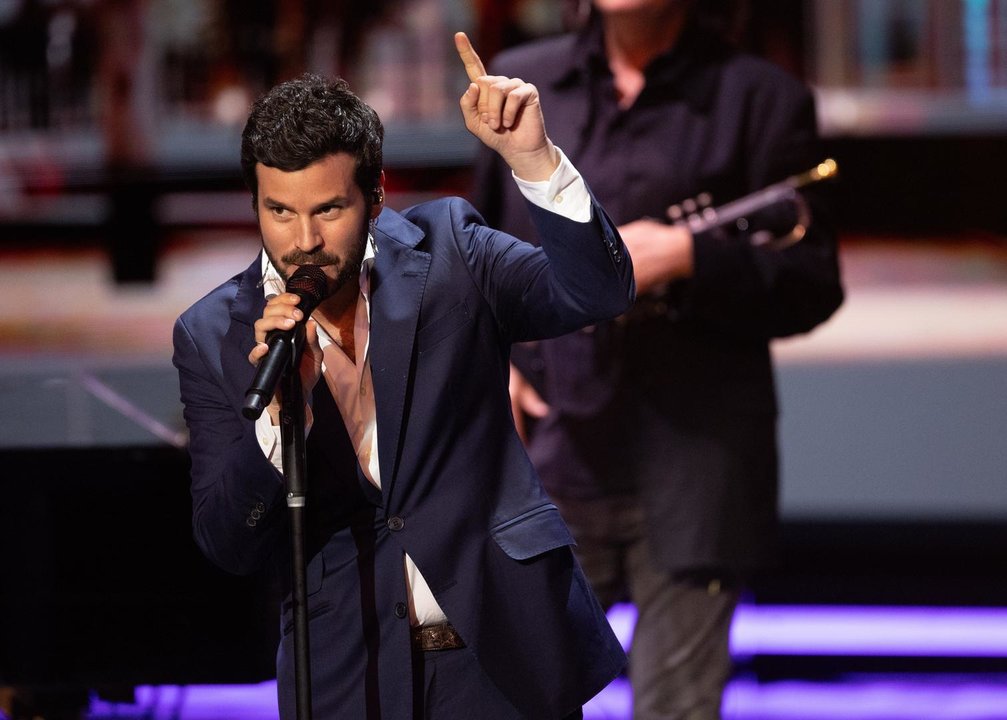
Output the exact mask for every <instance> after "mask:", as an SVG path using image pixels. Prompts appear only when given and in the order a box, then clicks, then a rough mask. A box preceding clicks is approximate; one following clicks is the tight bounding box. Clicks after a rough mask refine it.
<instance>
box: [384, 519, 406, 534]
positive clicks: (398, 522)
mask: <svg viewBox="0 0 1007 720" xmlns="http://www.w3.org/2000/svg"><path fill="white" fill-rule="evenodd" d="M404 526H405V523H404V522H403V521H402V518H400V517H398V516H397V515H396V516H394V517H390V518H388V529H389V530H391V531H392V532H395V531H397V530H401V529H402V528H403V527H404Z"/></svg>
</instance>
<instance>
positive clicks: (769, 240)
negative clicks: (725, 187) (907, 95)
mask: <svg viewBox="0 0 1007 720" xmlns="http://www.w3.org/2000/svg"><path fill="white" fill-rule="evenodd" d="M838 173H839V166H838V165H837V164H836V161H835V160H833V159H832V158H828V159H826V160H823V161H822V162H820V163H818V165H816V166H815V167H813V168H811V169H810V170H808V171H807V172H803V173H799V174H797V175H792V176H790V177H788V178H787V179H786V180H781V181H780V182H778V183H774V184H772V185H768V186H767V187H764V188H762V189H761V190H757V191H756V192H754V193H751V194H750V195H745V196H744V197H741V198H738V199H737V200H733V201H731V202H729V203H726V204H724V205H722V206H720V207H713V205H712V201H713V198H712V196H711V195H710V194H709V193H700V194H699V195H697V196H696V197H695V198H689V199H688V200H684V201H683V202H681V203H679V204H677V205H672V206H671V207H669V208H668V210H667V216H668V220H669V221H670V222H671V223H672V224H673V225H685V226H686V227H688V228H689V230H690V231H691V232H692V234H693V235H696V234H698V233H701V232H707V231H710V230H715V229H718V228H725V227H727V226H730V225H734V226H735V227H736V228H737V229H738V230H741V231H746V230H748V229H749V227H750V219H751V217H752V216H753V215H755V214H756V213H758V212H759V211H762V210H766V209H768V208H770V207H773V206H774V205H777V204H783V203H790V204H792V205H793V206H794V209H795V211H796V215H797V219H796V222H795V223H794V225H793V227H792V228H791V229H790V231H789V232H787V233H786V234H784V235H782V236H777V235H774V234H773V233H772V232H770V231H766V230H760V231H756V232H753V233H752V234H751V236H750V242H751V243H752V244H753V245H755V246H760V247H767V248H770V249H774V250H780V249H782V248H785V247H788V246H790V245H793V244H794V243H797V242H800V240H801V239H802V238H803V237H804V235H805V233H806V232H807V230H808V226H809V225H810V224H811V210H810V208H809V207H808V203H807V202H806V201H805V200H804V198H803V197H802V196H801V194H800V193H799V192H798V190H800V189H801V188H803V187H806V186H808V185H811V184H812V183H817V182H821V181H823V180H829V179H832V178H835V177H836V176H837V174H838Z"/></svg>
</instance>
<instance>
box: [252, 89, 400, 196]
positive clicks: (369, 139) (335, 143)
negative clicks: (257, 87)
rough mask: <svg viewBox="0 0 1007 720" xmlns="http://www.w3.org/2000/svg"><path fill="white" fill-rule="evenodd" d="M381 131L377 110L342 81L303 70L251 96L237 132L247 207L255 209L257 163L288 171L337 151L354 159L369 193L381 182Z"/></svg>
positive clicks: (360, 183) (362, 186)
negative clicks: (248, 197)
mask: <svg viewBox="0 0 1007 720" xmlns="http://www.w3.org/2000/svg"><path fill="white" fill-rule="evenodd" d="M384 134H385V131H384V128H383V127H382V125H381V120H380V119H379V118H378V114H377V113H376V112H374V110H373V109H371V107H370V106H369V105H367V104H366V103H365V102H364V101H363V100H361V99H360V98H358V97H357V96H356V95H354V94H353V93H352V92H351V91H350V86H349V85H348V84H347V83H346V81H345V80H342V79H336V80H334V81H331V82H330V81H329V80H326V79H325V78H323V77H320V76H318V75H312V74H310V73H306V74H304V75H302V76H301V77H299V78H297V79H296V80H289V81H287V82H284V83H281V84H279V85H277V86H276V87H274V88H273V89H272V90H270V91H269V92H268V93H266V94H265V95H263V96H262V97H260V98H259V99H258V100H256V101H255V104H254V105H253V106H252V111H251V113H249V116H248V122H246V123H245V129H244V130H243V131H242V133H241V173H242V175H243V176H244V178H245V184H246V185H247V186H248V189H249V190H251V192H252V206H253V207H255V208H256V209H257V208H258V195H259V182H258V178H257V177H256V175H255V166H256V164H257V163H262V164H263V165H267V166H269V167H273V168H277V169H279V170H284V171H287V172H292V171H295V170H303V169H304V168H306V167H307V166H308V165H311V164H312V163H313V162H315V161H317V160H321V159H322V158H323V157H325V156H327V155H331V154H333V153H337V152H346V153H349V154H350V155H352V156H353V157H355V158H356V160H357V171H356V174H355V179H356V181H357V185H358V186H359V187H360V189H361V190H363V191H364V193H365V197H367V198H370V197H372V193H373V191H374V190H375V188H377V187H378V186H379V185H380V178H381V167H382V154H381V144H382V141H383V140H384Z"/></svg>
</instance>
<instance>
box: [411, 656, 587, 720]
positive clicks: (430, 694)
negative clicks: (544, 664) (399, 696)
mask: <svg viewBox="0 0 1007 720" xmlns="http://www.w3.org/2000/svg"><path fill="white" fill-rule="evenodd" d="M413 717H414V718H415V720H456V719H460V718H479V720H521V718H524V717H525V716H524V715H522V714H521V713H520V712H519V711H518V710H516V709H515V708H514V706H513V705H511V704H510V702H508V700H507V699H506V698H505V697H504V696H503V695H502V694H501V693H500V691H499V690H498V689H497V688H496V686H495V685H494V684H493V683H492V681H491V680H490V679H489V678H488V677H487V676H486V674H485V673H484V672H483V671H482V669H481V668H480V666H479V663H478V662H476V659H475V658H474V657H473V656H472V654H471V652H469V650H467V649H466V648H460V649H457V650H431V651H428V652H417V653H414V654H413ZM581 718H583V713H582V712H581V711H580V710H577V711H576V712H574V713H572V714H571V715H568V716H567V717H566V718H562V719H561V718H557V720H581Z"/></svg>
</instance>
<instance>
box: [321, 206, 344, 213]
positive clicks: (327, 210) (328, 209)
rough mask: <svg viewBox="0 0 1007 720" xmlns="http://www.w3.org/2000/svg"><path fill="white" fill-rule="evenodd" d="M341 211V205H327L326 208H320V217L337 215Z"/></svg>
mask: <svg viewBox="0 0 1007 720" xmlns="http://www.w3.org/2000/svg"><path fill="white" fill-rule="evenodd" d="M339 210H340V206H339V205H325V206H324V207H321V208H319V210H318V214H319V215H335V214H336V213H338V212H339Z"/></svg>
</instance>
